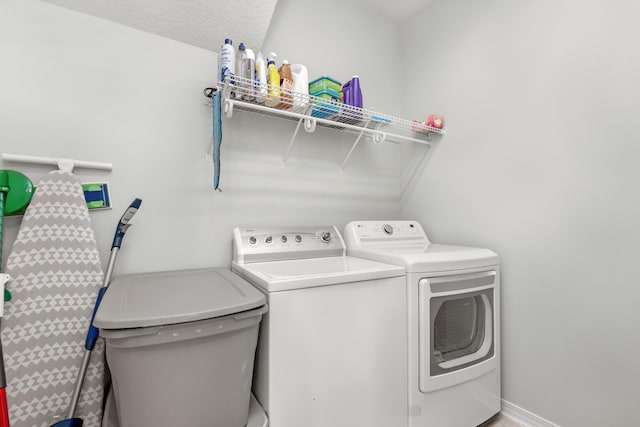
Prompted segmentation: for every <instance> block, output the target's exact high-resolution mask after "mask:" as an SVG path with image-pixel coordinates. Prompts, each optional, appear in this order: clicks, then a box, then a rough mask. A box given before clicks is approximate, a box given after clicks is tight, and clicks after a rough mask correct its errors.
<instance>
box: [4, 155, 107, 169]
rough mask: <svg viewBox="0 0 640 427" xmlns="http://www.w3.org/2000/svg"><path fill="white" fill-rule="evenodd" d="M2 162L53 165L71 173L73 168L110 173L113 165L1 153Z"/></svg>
mask: <svg viewBox="0 0 640 427" xmlns="http://www.w3.org/2000/svg"><path fill="white" fill-rule="evenodd" d="M2 160H4V161H6V162H17V163H32V164H37V165H53V166H57V167H58V168H59V169H60V170H62V171H66V172H72V171H73V169H74V168H86V169H100V170H107V171H110V170H112V169H113V163H101V162H89V161H85V160H74V159H65V158H56V157H40V156H25V155H22V154H10V153H2Z"/></svg>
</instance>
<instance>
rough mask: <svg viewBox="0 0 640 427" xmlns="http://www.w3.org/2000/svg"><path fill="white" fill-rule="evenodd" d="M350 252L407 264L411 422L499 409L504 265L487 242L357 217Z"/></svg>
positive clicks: (487, 414) (445, 421) (467, 419)
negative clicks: (450, 239) (468, 242)
mask: <svg viewBox="0 0 640 427" xmlns="http://www.w3.org/2000/svg"><path fill="white" fill-rule="evenodd" d="M344 238H345V242H346V245H347V253H348V254H349V255H352V256H357V257H362V258H368V259H371V260H376V261H380V262H387V263H390V264H396V265H401V266H404V267H405V268H406V270H407V316H408V317H407V320H408V367H409V371H408V372H409V376H408V386H409V390H408V398H409V400H408V414H409V417H408V419H409V420H408V425H409V426H410V427H430V426H436V427H471V426H477V425H480V424H483V423H485V422H486V421H487V420H489V419H491V418H493V417H494V416H495V415H496V414H497V413H498V412H500V406H501V398H500V304H499V301H500V268H499V258H498V255H497V254H495V253H494V252H492V251H490V250H489V249H482V248H472V247H464V246H452V245H440V244H433V243H431V242H430V241H429V239H428V237H427V235H426V233H425V232H424V230H423V228H422V226H421V225H420V224H419V223H418V222H416V221H354V222H350V223H349V224H347V226H346V227H345V231H344Z"/></svg>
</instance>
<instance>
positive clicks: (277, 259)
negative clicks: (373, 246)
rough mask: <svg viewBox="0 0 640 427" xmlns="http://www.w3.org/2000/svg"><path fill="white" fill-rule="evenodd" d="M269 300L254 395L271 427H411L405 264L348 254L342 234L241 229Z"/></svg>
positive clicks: (247, 263)
mask: <svg viewBox="0 0 640 427" xmlns="http://www.w3.org/2000/svg"><path fill="white" fill-rule="evenodd" d="M233 248H234V250H233V263H232V269H233V271H235V272H236V273H238V274H240V275H241V276H242V277H244V278H245V279H247V280H248V281H249V282H251V283H253V284H254V285H255V286H256V287H257V288H258V289H260V290H261V291H262V292H263V293H264V294H265V295H266V297H267V302H268V305H269V311H268V313H267V314H265V317H263V321H262V323H261V326H260V334H259V339H258V350H257V354H256V362H255V363H256V364H255V371H254V381H253V392H254V394H255V396H256V398H257V399H258V401H259V402H260V404H261V405H262V407H263V408H264V409H265V410H266V412H267V414H268V417H269V426H270V427H301V426H304V427H328V426H331V427H354V426H367V427H390V426H393V427H400V426H406V425H407V417H406V411H407V406H406V403H407V390H408V388H407V333H406V298H407V295H406V285H405V269H404V267H400V266H395V265H390V264H385V263H381V262H376V261H371V260H366V259H361V258H355V257H351V256H346V255H345V245H344V241H343V239H342V237H341V235H340V233H339V231H338V230H337V229H336V228H335V227H295V228H278V229H238V228H237V229H235V230H234V238H233Z"/></svg>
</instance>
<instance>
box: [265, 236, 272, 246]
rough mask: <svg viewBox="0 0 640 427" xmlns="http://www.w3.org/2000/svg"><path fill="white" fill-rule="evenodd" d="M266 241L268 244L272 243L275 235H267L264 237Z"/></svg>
mask: <svg viewBox="0 0 640 427" xmlns="http://www.w3.org/2000/svg"><path fill="white" fill-rule="evenodd" d="M264 242H265V243H266V244H267V245H270V244H271V243H273V237H271V236H267V237H266V238H265V239H264Z"/></svg>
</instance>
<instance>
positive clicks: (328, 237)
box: [320, 231, 331, 243]
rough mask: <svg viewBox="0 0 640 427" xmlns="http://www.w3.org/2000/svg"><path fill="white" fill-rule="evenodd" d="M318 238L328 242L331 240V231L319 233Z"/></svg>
mask: <svg viewBox="0 0 640 427" xmlns="http://www.w3.org/2000/svg"><path fill="white" fill-rule="evenodd" d="M320 239H321V240H322V241H323V242H325V243H329V242H330V241H331V233H329V232H328V231H325V232H323V233H322V234H321V235H320Z"/></svg>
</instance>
